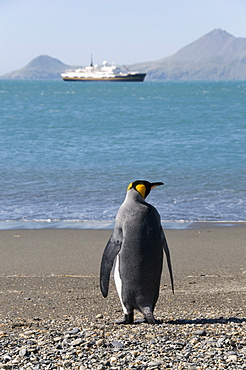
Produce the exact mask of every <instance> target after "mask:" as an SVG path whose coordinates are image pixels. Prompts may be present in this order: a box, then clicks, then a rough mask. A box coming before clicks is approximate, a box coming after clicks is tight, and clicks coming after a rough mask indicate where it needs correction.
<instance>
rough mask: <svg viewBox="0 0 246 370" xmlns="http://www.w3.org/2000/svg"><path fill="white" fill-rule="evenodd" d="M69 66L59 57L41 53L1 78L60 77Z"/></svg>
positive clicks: (33, 78) (31, 78) (36, 78)
mask: <svg viewBox="0 0 246 370" xmlns="http://www.w3.org/2000/svg"><path fill="white" fill-rule="evenodd" d="M69 68H71V67H70V66H68V65H67V64H64V63H62V62H61V61H60V60H58V59H55V58H51V57H49V56H48V55H40V56H39V57H37V58H35V59H33V60H32V61H31V62H30V63H28V64H27V65H26V66H25V67H23V68H21V69H18V70H17V71H14V72H9V73H7V74H6V75H4V76H1V78H4V79H22V80H38V79H49V80H52V79H58V78H59V79H60V78H61V73H62V72H64V71H65V70H66V69H69Z"/></svg>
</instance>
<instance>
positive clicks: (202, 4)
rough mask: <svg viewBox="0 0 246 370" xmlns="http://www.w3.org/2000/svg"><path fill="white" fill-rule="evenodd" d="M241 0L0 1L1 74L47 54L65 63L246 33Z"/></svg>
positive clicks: (135, 55) (146, 54)
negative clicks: (212, 35)
mask: <svg viewBox="0 0 246 370" xmlns="http://www.w3.org/2000/svg"><path fill="white" fill-rule="evenodd" d="M245 19H246V0H124V1H123V0H121V1H119V0H87V1H85V0H0V50H1V52H0V75H2V74H4V73H7V72H11V71H13V70H15V69H19V68H21V67H23V66H25V65H26V64H27V63H29V62H30V61H31V60H32V59H34V58H35V57H37V56H39V55H42V54H46V55H49V56H51V57H54V58H58V59H60V60H61V61H62V62H64V63H66V64H69V65H74V64H76V65H80V64H81V65H85V64H89V63H90V55H91V53H93V57H94V63H95V64H96V63H97V64H101V63H102V61H104V60H107V61H108V62H112V61H114V62H115V63H117V64H132V63H135V62H144V61H152V60H157V59H160V58H163V57H166V56H169V55H172V54H174V53H175V52H177V51H178V50H179V49H180V48H182V47H183V46H186V45H187V44H189V43H191V42H193V41H195V40H197V39H198V38H199V37H201V36H203V35H204V34H206V33H208V32H210V31H212V30H214V29H215V28H221V29H223V30H226V31H227V32H229V33H230V34H232V35H234V36H236V37H246V21H245Z"/></svg>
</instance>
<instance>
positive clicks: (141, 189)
mask: <svg viewBox="0 0 246 370" xmlns="http://www.w3.org/2000/svg"><path fill="white" fill-rule="evenodd" d="M135 189H136V190H137V191H138V192H139V194H140V195H141V196H142V197H143V198H144V199H145V193H146V187H145V185H143V184H139V185H137V186H136V188H135Z"/></svg>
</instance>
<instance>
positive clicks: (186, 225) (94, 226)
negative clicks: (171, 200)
mask: <svg viewBox="0 0 246 370" xmlns="http://www.w3.org/2000/svg"><path fill="white" fill-rule="evenodd" d="M161 224H162V227H163V228H164V229H165V230H180V229H198V228H204V227H205V228H206V227H222V226H223V227H231V226H246V221H243V220H240V221H207V220H200V221H188V220H171V221H168V220H162V221H161ZM113 228H114V221H111V220H105V221H97V220H90V221H89V220H87V221H81V220H63V221H61V220H25V221H12V220H4V221H0V231H1V230H19V229H26V230H38V229H79V230H80V229H82V230H84V229H86V230H104V229H106V230H109V229H113Z"/></svg>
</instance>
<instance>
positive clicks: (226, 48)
mask: <svg viewBox="0 0 246 370" xmlns="http://www.w3.org/2000/svg"><path fill="white" fill-rule="evenodd" d="M70 68H74V66H69V65H66V64H64V63H62V62H61V61H59V60H58V59H54V58H51V57H49V56H47V55H41V56H39V57H37V58H35V59H33V60H32V61H31V62H30V63H29V64H28V65H27V66H25V67H23V68H21V69H19V70H17V71H14V72H10V73H7V74H6V75H4V76H2V77H1V78H8V79H10V78H12V79H60V78H61V76H60V74H61V72H63V71H65V70H66V69H70ZM128 68H129V69H130V70H131V71H134V70H138V71H139V72H147V76H146V79H148V80H154V79H156V80H246V38H240V37H234V36H232V35H230V34H229V33H228V32H226V31H223V30H221V29H216V30H213V31H211V32H209V33H208V34H206V35H204V36H203V37H201V38H199V39H198V40H196V41H194V42H192V43H191V44H189V45H187V46H185V47H184V48H182V49H180V50H179V51H178V52H177V53H176V54H174V55H172V56H169V57H166V58H163V59H160V60H156V61H150V62H145V63H137V64H131V65H129V66H128Z"/></svg>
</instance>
